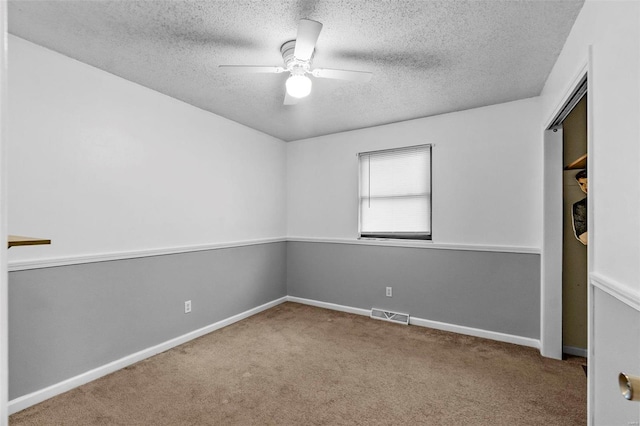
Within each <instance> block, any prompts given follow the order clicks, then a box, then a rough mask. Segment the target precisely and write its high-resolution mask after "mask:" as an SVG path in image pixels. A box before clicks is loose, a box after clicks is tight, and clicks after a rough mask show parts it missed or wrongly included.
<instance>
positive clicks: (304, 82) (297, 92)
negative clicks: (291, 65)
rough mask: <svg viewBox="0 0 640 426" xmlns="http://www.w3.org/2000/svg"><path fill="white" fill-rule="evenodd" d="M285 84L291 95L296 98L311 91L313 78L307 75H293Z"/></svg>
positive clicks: (302, 96) (307, 94)
mask: <svg viewBox="0 0 640 426" xmlns="http://www.w3.org/2000/svg"><path fill="white" fill-rule="evenodd" d="M285 85H286V87H287V93H288V94H289V96H292V97H294V98H304V97H305V96H309V93H311V79H310V78H309V77H307V76H306V75H292V76H291V77H289V78H288V79H287V82H286V83H285Z"/></svg>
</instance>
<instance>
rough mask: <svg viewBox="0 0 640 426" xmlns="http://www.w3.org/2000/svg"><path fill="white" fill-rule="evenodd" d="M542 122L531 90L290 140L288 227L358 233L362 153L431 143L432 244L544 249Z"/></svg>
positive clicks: (322, 234) (312, 234)
mask: <svg viewBox="0 0 640 426" xmlns="http://www.w3.org/2000/svg"><path fill="white" fill-rule="evenodd" d="M425 102H428V100H425ZM540 122H541V115H540V107H539V100H538V98H533V99H525V100H521V101H516V102H509V103H505V104H499V105H493V106H489V107H483V108H476V109H472V110H467V111H462V112H456V113H451V114H444V115H439V116H434V117H428V118H422V119H417V120H411V121H405V122H401V123H394V124H389V125H385V126H380V127H374V128H368V129H362V130H355V131H351V132H345V133H338V134H333V135H328V136H322V137H317V138H312V139H305V140H301V141H296V142H290V143H288V144H287V235H288V236H290V237H306V238H340V239H344V238H346V239H355V238H357V236H358V161H357V153H358V152H363V151H371V150H377V149H387V148H394V147H401V146H410V145H417V144H425V143H431V144H435V147H434V149H433V171H432V174H433V242H434V243H442V244H464V245H488V246H514V247H526V248H539V247H540V245H541V232H540V230H541V227H542V222H541V212H542V209H541V201H540V200H541V190H542V189H541V187H542V185H541V179H542V173H541V168H540V164H541V162H542V148H541V146H540V138H541V135H542V128H541V125H540Z"/></svg>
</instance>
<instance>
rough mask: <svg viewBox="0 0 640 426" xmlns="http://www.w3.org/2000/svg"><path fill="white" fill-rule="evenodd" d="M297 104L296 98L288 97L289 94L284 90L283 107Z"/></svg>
mask: <svg viewBox="0 0 640 426" xmlns="http://www.w3.org/2000/svg"><path fill="white" fill-rule="evenodd" d="M297 103H298V98H294V97H293V96H290V95H289V93H288V92H287V91H286V90H285V91H284V105H295V104H297Z"/></svg>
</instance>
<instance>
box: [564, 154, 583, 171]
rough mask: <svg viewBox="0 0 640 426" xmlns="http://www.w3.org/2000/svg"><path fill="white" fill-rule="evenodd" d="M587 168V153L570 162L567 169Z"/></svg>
mask: <svg viewBox="0 0 640 426" xmlns="http://www.w3.org/2000/svg"><path fill="white" fill-rule="evenodd" d="M586 168H587V154H585V155H583V156H582V157H580V158H578V159H577V160H576V161H573V162H571V163H569V165H568V166H567V167H565V168H564V169H565V170H577V169H586Z"/></svg>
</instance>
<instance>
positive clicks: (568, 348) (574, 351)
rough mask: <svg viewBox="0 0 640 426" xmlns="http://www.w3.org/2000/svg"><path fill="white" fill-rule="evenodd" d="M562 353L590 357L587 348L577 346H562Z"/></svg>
mask: <svg viewBox="0 0 640 426" xmlns="http://www.w3.org/2000/svg"><path fill="white" fill-rule="evenodd" d="M562 353H565V354H567V355H573V356H581V357H582V358H587V357H588V354H587V350H586V349H583V348H576V347H573V346H563V347H562Z"/></svg>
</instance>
